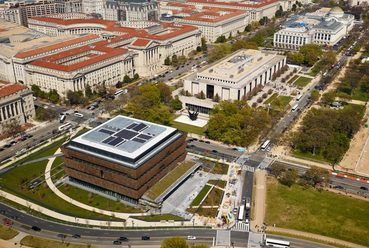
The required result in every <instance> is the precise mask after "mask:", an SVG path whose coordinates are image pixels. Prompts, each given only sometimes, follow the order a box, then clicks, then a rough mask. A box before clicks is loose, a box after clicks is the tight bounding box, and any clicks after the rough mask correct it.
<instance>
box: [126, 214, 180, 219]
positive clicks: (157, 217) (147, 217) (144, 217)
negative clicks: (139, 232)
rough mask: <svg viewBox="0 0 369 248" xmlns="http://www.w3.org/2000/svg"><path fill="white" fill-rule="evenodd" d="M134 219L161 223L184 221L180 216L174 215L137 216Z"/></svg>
mask: <svg viewBox="0 0 369 248" xmlns="http://www.w3.org/2000/svg"><path fill="white" fill-rule="evenodd" d="M133 218H135V219H138V220H144V221H161V220H175V221H181V220H184V219H183V218H182V217H179V216H177V215H173V214H161V215H149V216H136V217H133Z"/></svg>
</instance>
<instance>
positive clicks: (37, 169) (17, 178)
mask: <svg viewBox="0 0 369 248" xmlns="http://www.w3.org/2000/svg"><path fill="white" fill-rule="evenodd" d="M64 141H65V139H62V140H60V141H56V142H54V143H52V144H50V145H49V146H47V147H45V148H44V149H42V150H40V151H38V152H35V153H33V154H31V155H30V156H29V157H27V158H25V160H24V161H29V160H34V159H37V158H42V157H45V156H50V155H52V154H54V153H55V151H56V150H57V149H58V148H59V147H60V146H61V145H62V144H63V143H64ZM47 162H48V160H43V161H40V162H35V163H31V164H27V165H21V166H18V167H15V168H14V169H12V170H10V171H8V172H7V173H5V174H3V175H2V180H1V181H0V182H1V186H2V187H3V189H4V190H6V191H8V192H10V193H12V194H15V195H18V196H20V197H22V198H25V199H27V200H30V201H32V202H34V203H36V204H39V205H41V206H44V207H47V208H49V209H51V210H54V211H56V212H59V213H62V214H67V215H74V216H76V217H80V218H92V219H101V220H111V219H113V218H112V217H109V216H105V215H101V214H98V213H93V212H90V211H87V210H85V209H82V208H79V207H76V206H74V205H72V204H70V203H69V202H67V201H64V200H63V199H61V198H59V197H57V196H55V194H54V193H53V192H52V191H51V190H50V189H49V187H48V186H47V184H46V182H45V181H44V172H45V168H46V165H47ZM35 179H37V180H39V182H40V184H39V185H38V186H37V187H35V188H34V189H29V183H30V182H32V181H34V180H35Z"/></svg>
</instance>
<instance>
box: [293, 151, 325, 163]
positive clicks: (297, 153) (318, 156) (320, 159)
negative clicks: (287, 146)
mask: <svg viewBox="0 0 369 248" xmlns="http://www.w3.org/2000/svg"><path fill="white" fill-rule="evenodd" d="M292 156H294V157H296V158H302V159H307V160H311V161H314V162H329V161H328V160H326V159H325V158H324V157H323V155H321V154H315V155H313V154H312V153H305V152H301V151H299V150H293V151H292Z"/></svg>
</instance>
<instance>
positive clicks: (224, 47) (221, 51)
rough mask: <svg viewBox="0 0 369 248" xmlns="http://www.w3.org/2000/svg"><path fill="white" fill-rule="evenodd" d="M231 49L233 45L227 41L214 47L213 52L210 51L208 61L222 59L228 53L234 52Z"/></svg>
mask: <svg viewBox="0 0 369 248" xmlns="http://www.w3.org/2000/svg"><path fill="white" fill-rule="evenodd" d="M231 49H232V47H231V46H230V45H229V44H226V43H224V44H219V45H217V46H214V49H213V50H212V51H211V53H209V57H208V62H209V63H212V62H214V61H217V60H219V59H222V58H223V57H225V56H226V55H227V54H229V53H231V52H232V50H231Z"/></svg>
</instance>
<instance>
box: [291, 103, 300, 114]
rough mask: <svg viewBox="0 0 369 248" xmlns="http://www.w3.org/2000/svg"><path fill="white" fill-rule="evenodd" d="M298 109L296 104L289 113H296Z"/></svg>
mask: <svg viewBox="0 0 369 248" xmlns="http://www.w3.org/2000/svg"><path fill="white" fill-rule="evenodd" d="M298 107H299V105H298V104H295V105H293V107H292V109H291V111H292V112H296V111H297V109H298Z"/></svg>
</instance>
